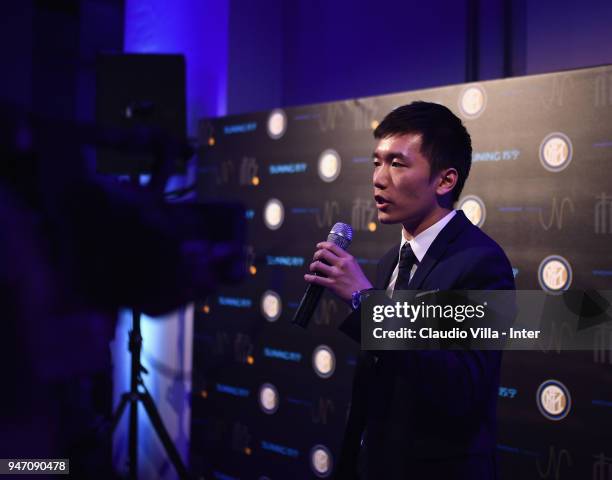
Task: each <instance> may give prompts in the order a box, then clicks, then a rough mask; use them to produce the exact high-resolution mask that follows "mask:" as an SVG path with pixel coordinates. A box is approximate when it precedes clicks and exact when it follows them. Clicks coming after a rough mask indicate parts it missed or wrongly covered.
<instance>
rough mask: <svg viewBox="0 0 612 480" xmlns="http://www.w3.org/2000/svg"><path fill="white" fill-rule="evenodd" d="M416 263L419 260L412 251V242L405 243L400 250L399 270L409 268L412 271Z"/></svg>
mask: <svg viewBox="0 0 612 480" xmlns="http://www.w3.org/2000/svg"><path fill="white" fill-rule="evenodd" d="M416 262H417V258H416V255H415V254H414V252H413V251H412V247H411V246H410V242H406V243H404V245H403V246H402V249H401V250H400V259H399V268H401V269H404V268H407V269H409V270H410V269H411V268H412V266H413V265H414V264H415V263H416Z"/></svg>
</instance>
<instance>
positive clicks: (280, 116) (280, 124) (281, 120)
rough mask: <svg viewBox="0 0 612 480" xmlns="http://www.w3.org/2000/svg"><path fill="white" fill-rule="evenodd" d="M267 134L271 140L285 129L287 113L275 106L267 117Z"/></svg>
mask: <svg viewBox="0 0 612 480" xmlns="http://www.w3.org/2000/svg"><path fill="white" fill-rule="evenodd" d="M267 127H268V135H269V136H270V138H271V139H273V140H278V139H279V138H281V137H282V136H283V135H284V134H285V132H286V131H287V115H286V114H285V112H284V111H283V110H281V109H280V108H277V109H276V110H272V111H271V112H270V116H269V117H268V124H267Z"/></svg>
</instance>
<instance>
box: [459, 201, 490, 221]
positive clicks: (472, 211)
mask: <svg viewBox="0 0 612 480" xmlns="http://www.w3.org/2000/svg"><path fill="white" fill-rule="evenodd" d="M459 209H460V210H463V213H465V216H466V217H467V218H468V220H469V221H470V222H472V223H473V224H474V225H476V226H477V227H482V226H483V225H484V223H485V220H486V218H487V209H486V207H485V204H484V202H483V201H482V198H480V197H478V196H476V195H466V196H465V197H463V198H462V199H461V200H460V201H459Z"/></svg>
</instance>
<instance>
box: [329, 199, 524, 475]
mask: <svg viewBox="0 0 612 480" xmlns="http://www.w3.org/2000/svg"><path fill="white" fill-rule="evenodd" d="M398 255H399V245H395V246H394V247H393V248H392V249H391V250H389V251H388V252H387V253H386V254H385V255H384V256H383V257H382V258H381V260H380V262H379V264H378V270H377V276H376V282H375V284H374V286H375V288H377V289H381V290H383V289H385V288H386V286H387V284H388V283H389V279H390V277H391V274H392V272H393V269H394V268H395V266H396V264H397V261H398ZM409 289H410V290H434V289H440V290H513V289H514V276H513V274H512V268H511V266H510V262H509V261H508V259H507V257H506V255H505V254H504V252H503V250H502V249H501V247H500V246H499V245H497V243H495V241H493V240H492V239H491V238H490V237H488V236H487V235H486V234H485V233H483V232H482V231H481V230H480V229H479V228H477V227H475V226H474V225H472V223H471V222H470V221H469V220H468V219H467V218H466V217H465V215H464V214H463V212H462V211H460V210H459V211H457V214H456V215H455V217H454V218H453V219H452V220H451V221H450V222H449V223H448V224H447V225H446V226H445V227H444V229H443V230H442V231H441V232H440V233H439V235H438V236H437V237H436V239H435V240H434V242H433V243H432V244H431V246H430V247H429V250H428V251H427V253H426V254H425V256H424V257H423V259H422V261H421V263H420V265H419V266H418V268H417V270H416V272H415V274H414V277H413V278H412V280H411V281H410V285H409ZM360 323H361V319H360V312H359V311H356V312H353V313H352V314H351V315H349V316H348V317H347V319H346V320H345V321H344V323H343V324H342V326H341V327H340V329H341V330H342V331H344V332H345V333H347V334H348V335H349V336H351V337H352V338H353V339H355V340H356V341H360ZM500 363H501V352H499V351H385V352H382V351H381V352H375V355H372V354H371V353H370V352H362V353H361V354H360V358H359V360H358V363H357V368H356V371H355V378H354V380H353V391H352V400H351V409H350V413H349V418H348V423H347V427H346V432H345V437H344V442H343V445H342V450H341V454H340V458H339V461H338V466H337V469H336V477H335V478H336V479H343V480H344V479H355V478H367V479H383V478H384V479H385V480H392V479H398V480H399V479H408V478H417V479H421V478H428V479H438V478H440V479H442V478H444V479H464V478H465V479H468V478H469V479H489V478H491V479H493V478H495V464H494V452H495V436H496V403H497V396H498V388H499V370H500ZM364 432H365V434H364ZM362 434H363V437H364V445H365V448H364V449H361V447H360V444H361V439H362ZM360 450H361V452H360ZM364 459H365V461H364ZM358 470H361V473H360V475H359V476H358V473H357V472H358Z"/></svg>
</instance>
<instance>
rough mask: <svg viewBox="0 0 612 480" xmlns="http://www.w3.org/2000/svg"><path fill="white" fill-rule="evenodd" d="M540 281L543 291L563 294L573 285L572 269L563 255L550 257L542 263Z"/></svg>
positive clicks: (539, 273) (539, 271) (539, 270)
mask: <svg viewBox="0 0 612 480" xmlns="http://www.w3.org/2000/svg"><path fill="white" fill-rule="evenodd" d="M538 281H539V282H540V287H542V290H546V291H547V292H551V293H560V292H563V291H564V290H567V289H568V288H569V286H570V285H571V284H572V267H571V265H570V263H569V262H568V261H567V260H566V259H565V258H563V257H562V256H561V255H549V256H548V257H546V258H545V259H544V260H542V261H541V262H540V266H539V267H538Z"/></svg>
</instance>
